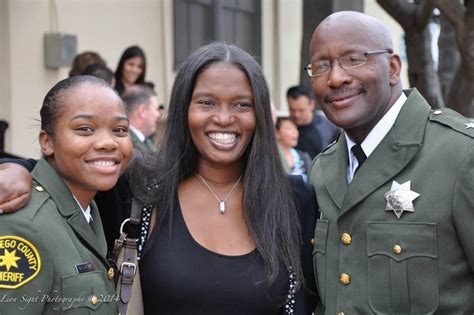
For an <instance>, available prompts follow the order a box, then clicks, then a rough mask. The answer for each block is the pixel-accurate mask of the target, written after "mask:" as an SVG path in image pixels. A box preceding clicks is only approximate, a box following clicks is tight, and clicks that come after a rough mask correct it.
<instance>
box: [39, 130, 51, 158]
mask: <svg viewBox="0 0 474 315" xmlns="http://www.w3.org/2000/svg"><path fill="white" fill-rule="evenodd" d="M39 143H40V146H41V153H43V155H44V156H46V157H49V156H52V155H54V140H53V138H52V137H51V136H50V135H48V134H47V133H46V131H44V130H41V131H40V134H39Z"/></svg>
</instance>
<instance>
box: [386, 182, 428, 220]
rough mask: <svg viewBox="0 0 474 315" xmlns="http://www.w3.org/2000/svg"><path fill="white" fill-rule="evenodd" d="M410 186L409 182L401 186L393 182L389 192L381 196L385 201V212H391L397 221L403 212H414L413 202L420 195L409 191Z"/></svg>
mask: <svg viewBox="0 0 474 315" xmlns="http://www.w3.org/2000/svg"><path fill="white" fill-rule="evenodd" d="M410 185H411V180H409V181H408V182H405V183H403V184H401V185H400V184H399V183H397V182H396V181H393V183H392V188H390V191H388V192H386V193H385V194H383V196H384V197H385V199H386V200H387V206H386V207H385V211H390V210H393V212H394V213H395V215H396V216H397V218H398V219H400V218H401V216H402V214H403V211H410V212H415V208H414V207H413V200H415V199H416V198H418V196H419V195H420V194H419V193H416V192H414V191H413V190H411V188H410Z"/></svg>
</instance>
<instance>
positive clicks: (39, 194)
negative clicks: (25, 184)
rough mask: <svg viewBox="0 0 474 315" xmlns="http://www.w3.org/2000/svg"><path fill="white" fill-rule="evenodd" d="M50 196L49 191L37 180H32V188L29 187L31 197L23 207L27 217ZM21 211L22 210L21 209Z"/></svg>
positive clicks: (31, 216) (34, 212)
mask: <svg viewBox="0 0 474 315" xmlns="http://www.w3.org/2000/svg"><path fill="white" fill-rule="evenodd" d="M49 198H50V196H49V193H48V192H47V191H46V190H45V189H44V188H43V186H41V185H39V184H38V183H37V182H35V181H33V185H32V189H31V198H30V201H29V202H28V205H27V206H26V207H25V210H26V211H27V213H25V215H26V216H27V217H28V218H33V217H34V216H35V215H36V214H37V212H38V210H39V209H41V206H42V205H43V204H44V203H45V202H46V200H48V199H49ZM21 211H23V210H21Z"/></svg>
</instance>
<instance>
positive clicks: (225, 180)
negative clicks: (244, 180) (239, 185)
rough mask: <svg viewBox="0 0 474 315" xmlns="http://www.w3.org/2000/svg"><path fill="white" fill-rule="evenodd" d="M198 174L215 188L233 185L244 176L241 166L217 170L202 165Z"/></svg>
mask: <svg viewBox="0 0 474 315" xmlns="http://www.w3.org/2000/svg"><path fill="white" fill-rule="evenodd" d="M197 173H199V174H200V175H201V176H202V177H203V178H204V179H205V180H206V181H208V182H209V183H212V184H214V185H215V186H227V185H233V184H234V183H235V181H236V180H237V179H238V178H239V177H240V176H241V175H242V173H243V167H242V166H241V165H238V166H237V165H236V166H232V167H225V168H224V167H223V168H217V167H213V166H210V165H207V164H204V163H201V164H200V165H199V167H198V169H197Z"/></svg>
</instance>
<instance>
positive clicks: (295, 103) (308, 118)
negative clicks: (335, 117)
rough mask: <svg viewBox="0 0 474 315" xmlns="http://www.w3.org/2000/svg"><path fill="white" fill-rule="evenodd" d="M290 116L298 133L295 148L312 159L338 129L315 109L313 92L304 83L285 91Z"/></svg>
mask: <svg viewBox="0 0 474 315" xmlns="http://www.w3.org/2000/svg"><path fill="white" fill-rule="evenodd" d="M286 97H287V101H288V107H289V110H290V116H291V118H292V119H293V121H294V122H295V123H296V125H297V126H298V132H299V134H300V137H299V140H298V145H297V146H296V148H297V149H299V150H301V151H304V152H307V153H308V154H309V156H310V158H311V159H313V158H314V157H315V156H316V155H317V154H318V153H319V152H321V151H322V150H323V149H324V148H326V147H327V146H328V145H329V144H330V143H331V142H333V141H334V139H335V138H336V136H337V134H338V132H339V130H338V128H337V127H336V126H334V125H333V124H332V123H331V122H330V121H328V119H327V118H326V117H325V116H324V114H323V113H322V112H321V111H315V110H314V109H315V100H314V94H313V92H312V91H311V89H310V88H309V87H307V86H304V85H296V86H293V87H290V88H289V89H288V91H287V93H286Z"/></svg>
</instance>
